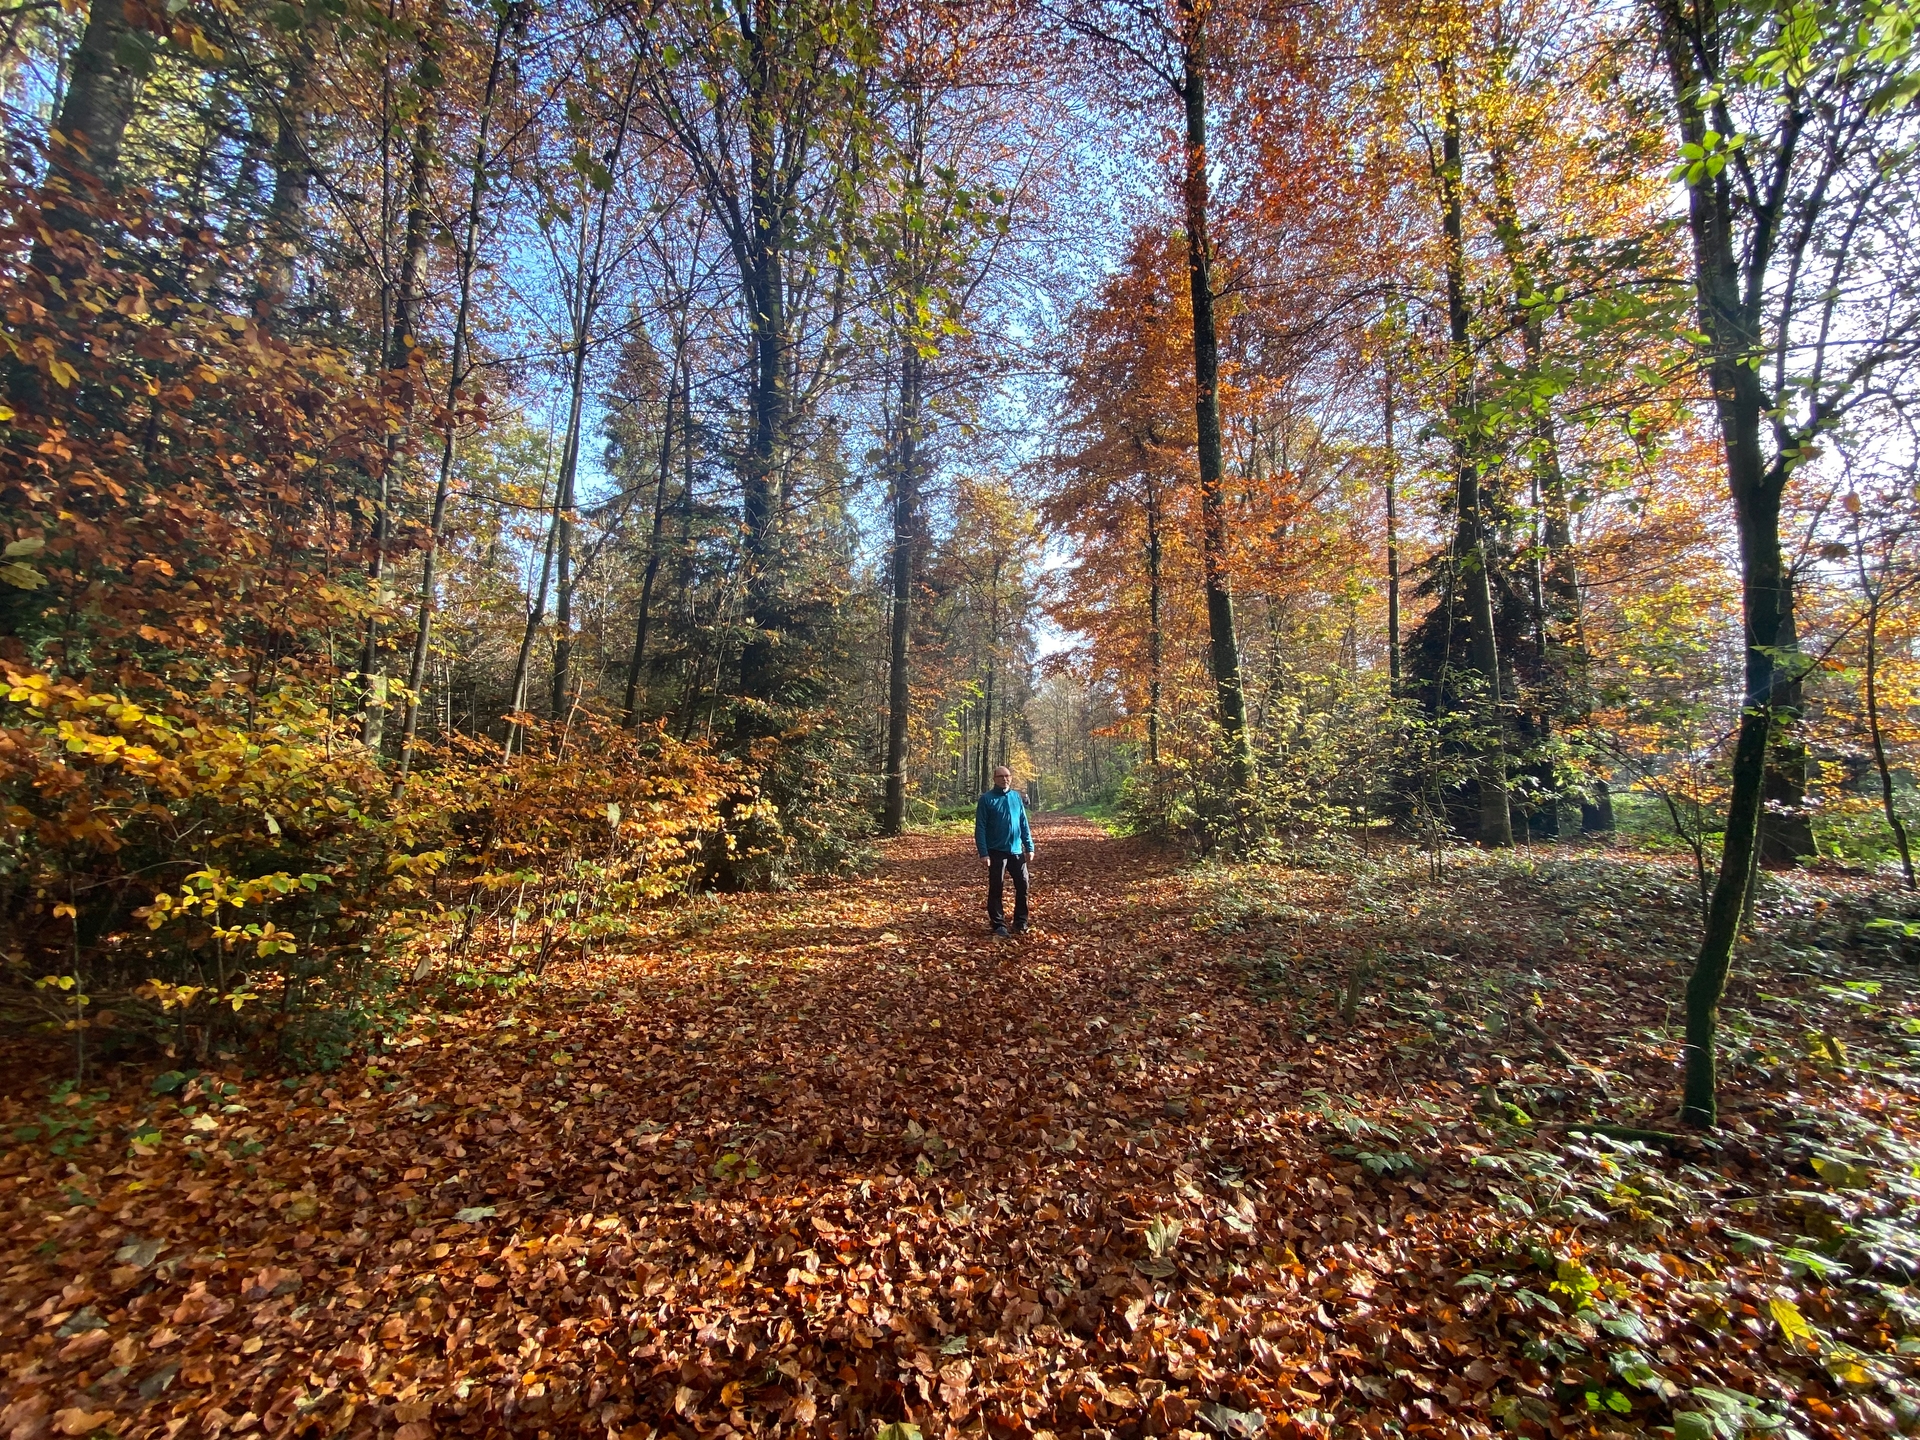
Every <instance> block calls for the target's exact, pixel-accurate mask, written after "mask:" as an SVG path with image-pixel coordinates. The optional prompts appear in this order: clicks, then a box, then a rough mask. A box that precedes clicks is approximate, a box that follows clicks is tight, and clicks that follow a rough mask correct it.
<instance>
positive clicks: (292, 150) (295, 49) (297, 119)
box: [254, 31, 314, 329]
mask: <svg viewBox="0 0 1920 1440" xmlns="http://www.w3.org/2000/svg"><path fill="white" fill-rule="evenodd" d="M291 47H292V53H291V55H290V57H289V59H288V62H287V88H286V92H285V93H284V94H283V95H282V96H281V100H280V104H279V107H278V111H277V116H276V121H277V123H276V124H275V127H274V138H273V193H272V197H271V198H270V199H269V200H268V201H267V214H266V226H265V231H266V235H265V238H266V253H265V255H263V256H262V257H261V260H262V264H261V266H260V275H259V282H258V285H257V286H256V289H255V294H254V308H255V310H256V311H257V312H258V313H259V314H260V315H261V316H262V317H263V318H264V319H266V320H267V321H268V323H270V324H272V325H274V326H275V327H276V328H280V329H284V328H286V325H287V318H286V315H285V313H284V310H285V306H286V303H287V300H288V299H289V298H290V297H291V296H292V294H293V286H294V280H295V276H296V262H297V261H298V259H299V258H300V254H301V251H302V250H303V249H304V248H305V247H306V241H307V235H306V219H307V199H308V195H309V192H310V191H311V189H312V184H313V158H312V156H311V155H309V154H308V153H307V136H306V125H307V121H308V118H309V114H310V112H311V111H312V109H313V100H314V75H313V70H314V54H313V45H312V44H311V43H310V42H309V40H308V39H307V36H306V34H305V33H304V31H303V32H301V33H299V34H297V35H295V36H294V37H293V38H292V41H291Z"/></svg>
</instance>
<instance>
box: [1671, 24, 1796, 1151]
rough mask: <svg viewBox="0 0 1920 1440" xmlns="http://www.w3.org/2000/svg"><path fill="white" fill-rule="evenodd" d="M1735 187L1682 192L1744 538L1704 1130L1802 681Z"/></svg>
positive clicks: (1705, 1058) (1703, 976) (1686, 91)
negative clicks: (1787, 719) (1770, 761)
mask: <svg viewBox="0 0 1920 1440" xmlns="http://www.w3.org/2000/svg"><path fill="white" fill-rule="evenodd" d="M1657 13H1658V18H1659V22H1660V30H1661V42H1662V46H1663V48H1664V50H1665V52H1666V61H1667V66H1668V73H1669V76H1670V78H1671V80H1672V84H1673V93H1674V101H1675V108H1676V111H1677V112H1678V115H1679V121H1680V134H1681V138H1682V140H1683V141H1685V142H1686V143H1689V144H1693V145H1700V144H1702V142H1703V140H1704V137H1705V131H1706V120H1705V117H1704V115H1703V114H1702V111H1701V109H1700V105H1699V100H1698V95H1699V92H1700V89H1701V88H1702V85H1703V83H1704V77H1703V76H1701V75H1700V73H1699V71H1698V68H1697V61H1696V56H1697V55H1699V54H1701V53H1705V51H1704V50H1703V49H1702V47H1701V46H1700V45H1699V43H1698V42H1699V41H1700V39H1701V37H1700V36H1698V35H1697V34H1695V33H1690V27H1691V26H1692V25H1693V23H1694V15H1693V12H1691V11H1684V10H1682V9H1681V8H1680V7H1679V6H1678V5H1677V4H1676V3H1675V0H1660V3H1659V5H1658V11H1657ZM1731 184H1732V176H1731V175H1730V174H1728V173H1725V172H1723V173H1722V174H1720V175H1718V176H1714V177H1709V178H1705V179H1703V180H1701V181H1700V182H1699V183H1696V184H1694V185H1691V186H1690V187H1689V189H1688V192H1687V228H1688V232H1689V234H1690V237H1691V239H1692V248H1693V270H1694V294H1695V302H1696V305H1697V312H1698V317H1699V324H1700V331H1701V333H1702V334H1703V335H1704V336H1705V337H1706V346H1705V349H1706V350H1707V353H1708V359H1709V365H1708V375H1709V379H1710V381H1711V384H1712V389H1713V400H1714V414H1715V419H1716V420H1717V421H1718V424H1719V429H1720V440H1721V446H1722V450H1723V453H1724V455H1725V458H1726V469H1727V487H1728V490H1729V491H1730V493H1731V495H1732V499H1733V509H1734V520H1735V523H1736V525H1737V527H1738V530H1739V538H1740V563H1741V580H1742V594H1741V608H1742V614H1743V618H1744V620H1745V630H1746V633H1745V637H1744V639H1745V652H1746V653H1745V667H1744V668H1745V687H1744V688H1745V694H1744V696H1743V697H1742V700H1743V705H1742V711H1741V717H1740V730H1739V735H1738V738H1737V740H1736V741H1735V745H1734V755H1733V773H1732V793H1731V794H1730V795H1729V797H1728V801H1727V818H1726V830H1725V833H1724V838H1723V840H1722V844H1721V854H1720V868H1719V872H1718V874H1716V875H1715V877H1714V884H1713V895H1712V898H1711V899H1710V900H1709V902H1708V905H1707V923H1706V925H1705V927H1704V933H1703V934H1702V936H1701V939H1700V950H1699V953H1698V955H1697V956H1696V957H1695V960H1694V968H1693V974H1692V976H1691V977H1690V978H1689V980H1688V983H1687V995H1686V1000H1687V1045H1686V1073H1685V1079H1684V1082H1683V1087H1682V1095H1681V1106H1680V1115H1681V1119H1682V1120H1683V1121H1685V1122H1686V1123H1688V1124H1691V1125H1702V1126H1711V1125H1713V1124H1714V1123H1716V1121H1717V1119H1718V1113H1719V1108H1718V1088H1719V1085H1718V1081H1719V1072H1718V1063H1717V1060H1716V1057H1715V1054H1714V1049H1715V1041H1716V1037H1717V1034H1718V1029H1719V1012H1720V999H1721V996H1722V995H1723V994H1725V992H1726V985H1727V974H1728V971H1729V970H1730V968H1731V967H1732V964H1733V947H1734V943H1735V941H1736V940H1737V939H1738V938H1739V933H1740V918H1741V915H1742V914H1743V913H1744V911H1745V910H1746V908H1747V895H1748V890H1749V887H1750V886H1751V884H1752V878H1753V873H1754V869H1755V864H1756V861H1757V859H1758V853H1757V848H1758V845H1759V838H1760V820H1761V813H1762V800H1763V793H1764V791H1765V788H1766V778H1767V777H1766V772H1767V751H1768V748H1769V742H1770V740H1771V739H1772V732H1773V727H1774V718H1775V717H1774V710H1775V704H1776V700H1777V694H1776V687H1777V686H1778V685H1779V683H1780V681H1781V680H1782V678H1783V676H1782V674H1781V667H1780V666H1779V665H1778V664H1776V657H1779V658H1782V659H1784V660H1786V662H1787V665H1786V669H1787V670H1788V672H1789V673H1790V674H1791V673H1793V672H1794V671H1796V670H1797V666H1796V665H1795V663H1794V661H1795V658H1796V657H1795V656H1794V655H1793V654H1792V650H1793V644H1794V635H1793V611H1792V600H1791V596H1790V592H1789V577H1788V573H1787V567H1786V562H1785V560H1784V559H1783V557H1782V556H1781V553H1780V502H1781V497H1782V495H1783V493H1784V492H1785V489H1786V471H1785V468H1784V466H1783V465H1781V464H1778V463H1776V464H1774V465H1771V466H1770V465H1768V464H1767V463H1766V461H1765V458H1764V452H1763V451H1762V449H1761V437H1762V422H1763V418H1764V416H1765V414H1766V410H1767V402H1766V397H1765V394H1764V392H1763V390H1762V387H1761V384H1760V377H1759V375H1758V374H1757V373H1756V372H1755V371H1754V369H1753V368H1752V367H1751V366H1750V365H1749V364H1748V363H1747V357H1748V356H1750V355H1754V354H1757V353H1759V352H1760V351H1761V349H1762V348H1763V347H1762V345H1761V343H1760V342H1761V333H1760V331H1761V326H1760V319H1759V316H1760V307H1761V306H1762V305H1764V304H1765V301H1766V294H1765V290H1764V288H1763V287H1762V286H1759V285H1755V286H1754V287H1753V291H1754V293H1753V294H1751V295H1750V296H1743V294H1742V288H1743V287H1742V264H1741V247H1740V243H1739V238H1738V236H1737V235H1736V223H1737V222H1736V211H1735V205H1734V200H1733V196H1732V191H1731ZM1769 259H1770V256H1769V255H1768V254H1766V253H1759V254H1754V255H1750V256H1748V257H1747V263H1748V264H1749V265H1751V266H1752V267H1753V272H1754V273H1755V274H1756V275H1764V274H1765V272H1766V267H1767V263H1768V260H1769Z"/></svg>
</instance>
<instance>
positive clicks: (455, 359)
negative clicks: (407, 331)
mask: <svg viewBox="0 0 1920 1440" xmlns="http://www.w3.org/2000/svg"><path fill="white" fill-rule="evenodd" d="M512 16H513V11H512V9H511V8H510V7H507V6H502V7H501V8H500V10H499V12H498V18H497V19H496V20H495V22H494V27H493V44H492V49H491V52H490V58H489V62H488V65H487V83H486V88H485V90H484V91H483V93H482V95H481V99H480V128H479V134H478V136H477V137H476V139H475V141H474V148H473V170H472V176H471V179H470V181H469V183H468V186H467V213H466V217H465V223H464V225H463V227H462V235H461V240H460V261H459V274H460V280H459V297H460V298H459V302H458V304H457V305H456V307H455V310H454V319H453V347H452V354H451V355H450V356H449V357H448V369H447V395H446V429H445V431H444V433H443V434H442V436H441V443H440V473H439V477H438V479H437V480H436V481H435V484H434V490H433V513H432V515H431V517H430V518H429V520H428V524H427V544H426V551H425V553H424V554H423V555H422V557H421V561H420V612H419V621H418V624H417V626H416V627H415V630H414V637H413V663H412V664H411V665H410V666H409V667H408V670H407V703H406V720H405V723H404V725H403V727H402V730H401V736H400V771H399V776H398V779H397V781H396V784H404V783H405V781H406V778H407V771H408V769H409V768H410V767H411V765H412V763H413V741H414V733H415V731H416V729H417V727H418V726H419V723H420V689H421V686H422V685H424V684H425V683H426V674H427V652H428V647H429V646H430V645H431V644H432V640H433V611H434V603H435V599H436V596H437V594H438V586H439V578H438V574H437V564H438V561H439V558H440V534H441V530H442V528H443V527H444V526H445V524H446V516H447V498H448V495H449V493H450V492H451V490H452V486H453V457H454V450H455V446H456V444H457V441H458V436H459V428H460V413H459V412H460V393H461V391H462V390H463V389H464V388H465V386H466V379H467V339H468V337H467V328H468V320H469V318H470V315H471V312H472V308H473V271H474V265H475V262H476V261H477V259H478V257H479V249H480V205H481V201H482V200H483V198H484V197H485V195H486V190H487V165H488V161H489V157H488V154H487V143H488V140H489V138H490V136H491V133H492V127H493V102H494V96H495V95H496V94H497V93H498V91H499V87H500V72H501V70H502V68H503V62H504V61H505V59H506V48H507V29H508V27H509V25H511V23H512Z"/></svg>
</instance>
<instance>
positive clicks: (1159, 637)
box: [1146, 475, 1166, 768]
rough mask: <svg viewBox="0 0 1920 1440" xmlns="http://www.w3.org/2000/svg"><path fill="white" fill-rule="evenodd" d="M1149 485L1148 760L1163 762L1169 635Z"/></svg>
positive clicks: (1156, 502)
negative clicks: (1163, 678)
mask: <svg viewBox="0 0 1920 1440" xmlns="http://www.w3.org/2000/svg"><path fill="white" fill-rule="evenodd" d="M1146 486H1147V763H1148V764H1149V765H1152V766H1154V767H1156V768H1157V767H1158V766H1159V764H1160V672H1161V668H1162V666H1163V664H1164V662H1165V656H1166V636H1165V634H1164V631H1163V627H1162V621H1161V616H1160V604H1161V600H1160V487H1159V486H1157V485H1155V484H1154V483H1153V476H1151V475H1148V476H1147V477H1146Z"/></svg>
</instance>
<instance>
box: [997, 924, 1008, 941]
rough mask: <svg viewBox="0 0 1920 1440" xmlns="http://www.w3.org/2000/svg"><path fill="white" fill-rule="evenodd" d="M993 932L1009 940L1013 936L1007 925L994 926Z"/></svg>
mask: <svg viewBox="0 0 1920 1440" xmlns="http://www.w3.org/2000/svg"><path fill="white" fill-rule="evenodd" d="M993 933H994V934H996V935H998V936H999V937H1000V938H1001V939H1002V940H1009V939H1011V938H1012V936H1011V935H1010V934H1009V933H1008V932H1007V927H1006V926H1004V925H996V926H994V927H993Z"/></svg>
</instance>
